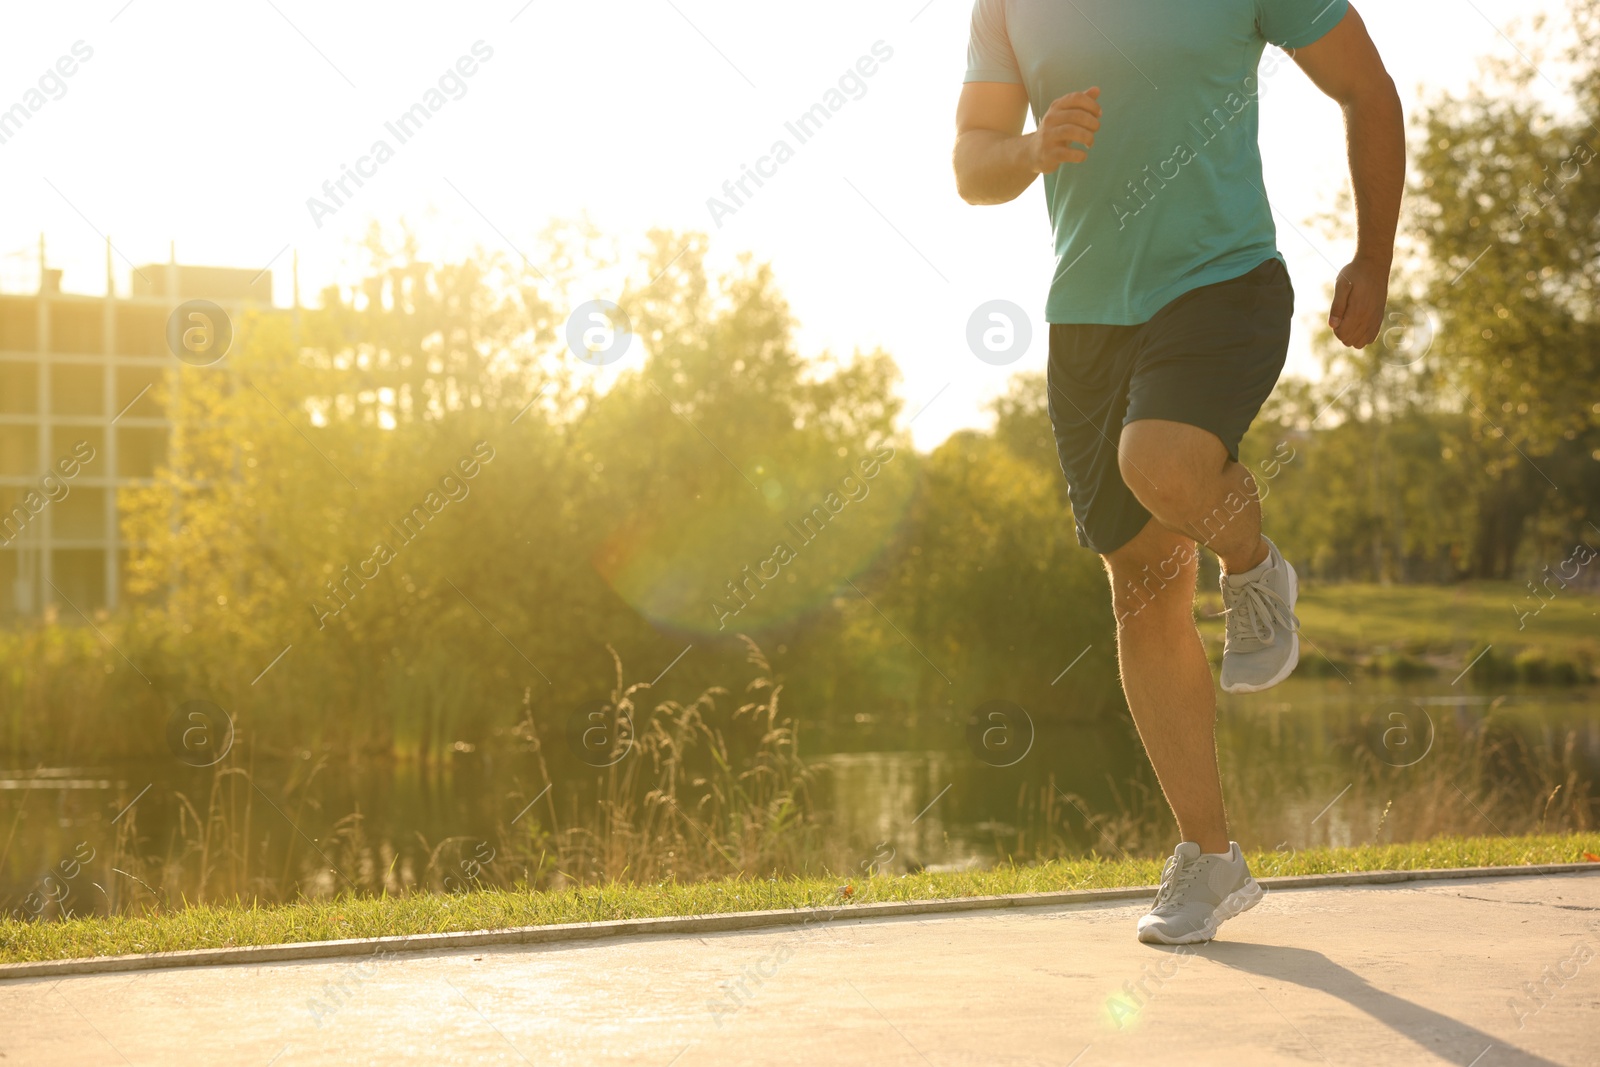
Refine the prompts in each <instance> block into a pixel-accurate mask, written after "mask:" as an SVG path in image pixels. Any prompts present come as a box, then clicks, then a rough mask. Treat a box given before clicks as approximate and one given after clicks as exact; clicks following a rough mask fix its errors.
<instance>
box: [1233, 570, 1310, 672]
mask: <svg viewBox="0 0 1600 1067" xmlns="http://www.w3.org/2000/svg"><path fill="white" fill-rule="evenodd" d="M1285 562H1286V563H1287V561H1285ZM1299 599H1300V576H1299V575H1297V574H1295V572H1294V567H1293V566H1290V567H1289V610H1290V611H1291V612H1293V611H1294V606H1295V604H1296V603H1297V602H1298V601H1299ZM1289 636H1290V637H1291V638H1292V639H1293V640H1294V644H1293V645H1291V646H1290V648H1289V661H1288V662H1287V663H1285V664H1284V665H1283V669H1282V670H1281V671H1279V672H1278V673H1277V674H1276V675H1274V676H1273V677H1272V680H1271V681H1266V682H1262V683H1260V684H1259V685H1247V684H1245V683H1243V682H1234V683H1233V684H1232V685H1225V686H1223V687H1222V691H1223V692H1224V693H1260V692H1262V691H1264V690H1267V689H1271V688H1272V687H1273V686H1275V685H1277V684H1278V683H1279V682H1281V681H1283V680H1284V679H1285V678H1287V677H1289V675H1291V674H1293V673H1294V669H1295V668H1296V667H1298V666H1300V634H1299V632H1298V631H1297V632H1295V633H1293V634H1290V635H1289Z"/></svg>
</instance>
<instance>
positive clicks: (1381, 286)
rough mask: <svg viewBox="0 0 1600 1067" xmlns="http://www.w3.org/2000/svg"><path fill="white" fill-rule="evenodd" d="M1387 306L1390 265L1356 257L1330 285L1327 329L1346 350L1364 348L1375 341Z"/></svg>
mask: <svg viewBox="0 0 1600 1067" xmlns="http://www.w3.org/2000/svg"><path fill="white" fill-rule="evenodd" d="M1388 303H1389V264H1387V263H1378V262H1375V261H1373V260H1370V259H1363V258H1361V257H1360V256H1357V257H1356V258H1355V259H1354V260H1352V261H1351V263H1350V265H1349V266H1347V267H1345V269H1344V270H1342V271H1340V272H1339V277H1338V280H1337V281H1335V282H1334V283H1333V307H1332V309H1331V310H1330V311H1329V312H1328V328H1329V329H1331V330H1332V331H1333V335H1334V336H1335V337H1337V338H1338V339H1339V340H1340V341H1342V342H1344V344H1345V346H1346V347H1348V348H1365V347H1367V346H1368V345H1370V344H1371V343H1372V342H1373V341H1376V340H1377V339H1378V329H1379V327H1381V326H1382V325H1383V311H1384V308H1385V307H1386V306H1387V305H1388Z"/></svg>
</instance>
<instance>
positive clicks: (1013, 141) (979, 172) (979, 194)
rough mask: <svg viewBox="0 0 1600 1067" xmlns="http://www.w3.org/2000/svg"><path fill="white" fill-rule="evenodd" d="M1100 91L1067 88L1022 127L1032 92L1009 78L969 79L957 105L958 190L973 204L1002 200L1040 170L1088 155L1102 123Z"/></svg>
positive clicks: (1019, 191) (1019, 192) (1012, 195)
mask: <svg viewBox="0 0 1600 1067" xmlns="http://www.w3.org/2000/svg"><path fill="white" fill-rule="evenodd" d="M1099 98H1100V90H1099V89H1097V88H1096V89H1090V90H1088V91H1087V92H1081V93H1069V94H1068V95H1066V96H1063V97H1062V98H1061V99H1059V100H1057V101H1055V102H1054V103H1052V104H1051V105H1050V110H1049V111H1047V112H1046V113H1045V115H1044V118H1043V119H1041V120H1040V122H1039V128H1038V129H1037V130H1034V131H1033V132H1032V133H1029V134H1024V133H1023V132H1022V125H1023V122H1024V121H1025V120H1026V119H1027V117H1028V93H1027V90H1025V89H1024V88H1023V87H1022V86H1020V85H1011V84H1008V83H1005V82H968V83H967V84H965V85H963V86H962V87H961V99H960V102H959V103H957V104H956V148H955V158H954V162H955V170H956V190H957V191H958V192H959V193H960V194H961V199H963V200H965V201H966V202H967V203H969V204H1004V203H1006V202H1007V201H1010V200H1015V199H1016V198H1017V197H1018V196H1021V195H1022V191H1023V190H1024V189H1026V188H1027V187H1028V186H1030V185H1032V184H1033V180H1034V179H1035V178H1037V177H1038V176H1039V175H1041V174H1048V173H1049V172H1050V171H1053V170H1055V169H1056V168H1057V167H1059V166H1060V165H1061V164H1063V163H1081V162H1083V161H1084V160H1085V159H1087V158H1089V156H1088V149H1089V148H1091V147H1093V145H1094V134H1095V131H1096V130H1098V129H1099V128H1100V99H1099Z"/></svg>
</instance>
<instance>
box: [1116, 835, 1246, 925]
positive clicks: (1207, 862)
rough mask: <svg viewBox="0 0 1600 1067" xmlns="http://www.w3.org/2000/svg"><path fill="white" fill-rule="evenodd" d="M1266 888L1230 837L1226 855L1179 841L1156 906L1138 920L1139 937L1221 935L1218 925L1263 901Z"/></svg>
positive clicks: (1163, 872) (1163, 876) (1163, 874)
mask: <svg viewBox="0 0 1600 1067" xmlns="http://www.w3.org/2000/svg"><path fill="white" fill-rule="evenodd" d="M1264 892H1265V890H1263V889H1262V888H1261V886H1260V884H1259V883H1258V882H1257V881H1256V880H1255V879H1254V878H1252V877H1250V868H1249V866H1248V865H1247V864H1246V863H1245V861H1244V854H1243V853H1241V852H1240V851H1239V843H1238V842H1237V841H1230V842H1229V843H1228V852H1227V854H1226V855H1222V854H1218V853H1204V854H1202V853H1201V851H1200V846H1199V845H1197V844H1195V843H1194V842H1193V841H1180V842H1179V843H1178V847H1177V849H1176V850H1174V852H1173V853H1172V858H1171V859H1169V860H1167V866H1166V868H1165V869H1164V870H1162V872H1161V889H1160V890H1159V891H1158V892H1157V893H1156V903H1155V907H1153V908H1151V909H1150V914H1148V915H1146V916H1145V917H1144V918H1142V919H1140V920H1139V940H1140V941H1145V942H1149V943H1151V944H1157V945H1192V944H1195V943H1196V942H1199V941H1210V940H1211V939H1212V938H1213V937H1216V936H1217V927H1219V926H1221V925H1222V924H1223V923H1224V922H1226V921H1227V920H1229V919H1231V918H1233V917H1234V916H1235V915H1238V914H1240V913H1241V912H1246V911H1249V910H1250V909H1251V908H1253V907H1255V906H1256V905H1257V904H1259V903H1260V902H1261V897H1262V894H1263V893H1264Z"/></svg>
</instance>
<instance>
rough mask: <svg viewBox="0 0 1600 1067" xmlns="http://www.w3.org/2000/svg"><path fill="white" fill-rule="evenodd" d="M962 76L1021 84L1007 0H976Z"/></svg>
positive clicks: (976, 79)
mask: <svg viewBox="0 0 1600 1067" xmlns="http://www.w3.org/2000/svg"><path fill="white" fill-rule="evenodd" d="M1341 2H1345V0H1341ZM962 80H963V81H969V82H1008V83H1010V84H1012V85H1021V84H1022V71H1021V70H1020V69H1019V68H1018V67H1017V55H1016V53H1015V52H1014V51H1012V49H1011V35H1010V34H1009V33H1007V32H1006V2H1005V0H977V2H976V3H974V4H973V5H972V37H971V39H970V40H969V41H968V43H967V76H966V77H965V78H963V79H962Z"/></svg>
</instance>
